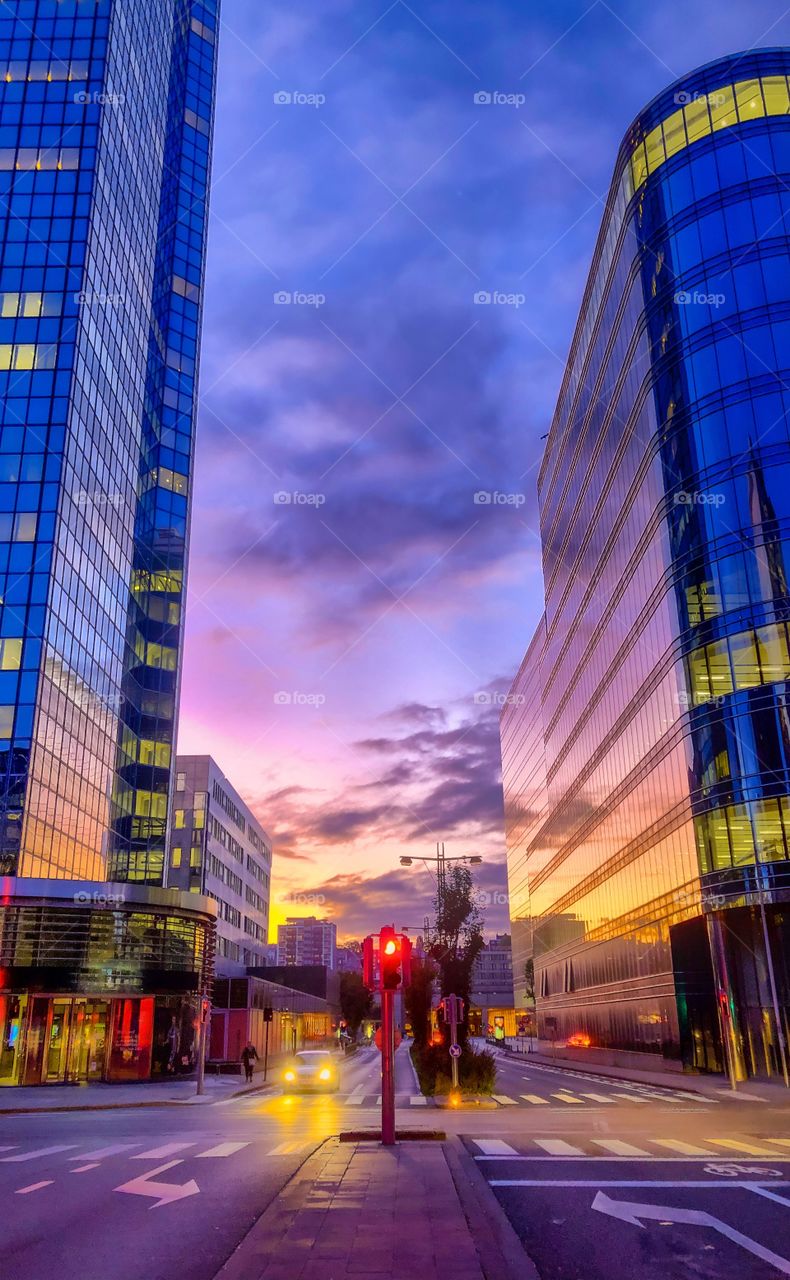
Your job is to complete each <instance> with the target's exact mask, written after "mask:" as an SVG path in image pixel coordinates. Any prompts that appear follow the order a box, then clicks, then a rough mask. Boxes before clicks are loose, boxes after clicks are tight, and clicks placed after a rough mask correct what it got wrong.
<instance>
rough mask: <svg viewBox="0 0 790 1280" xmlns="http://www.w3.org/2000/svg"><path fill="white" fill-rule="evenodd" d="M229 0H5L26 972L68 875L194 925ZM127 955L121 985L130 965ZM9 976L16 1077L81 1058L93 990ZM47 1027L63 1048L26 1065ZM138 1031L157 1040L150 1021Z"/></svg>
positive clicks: (11, 773) (6, 224) (2, 37)
mask: <svg viewBox="0 0 790 1280" xmlns="http://www.w3.org/2000/svg"><path fill="white" fill-rule="evenodd" d="M217 6H218V0H146V2H145V3H140V0H90V2H89V3H88V2H87V0H9V2H8V3H4V4H2V5H0V65H2V78H1V79H0V126H1V128H0V412H1V413H2V419H1V420H0V600H1V601H2V604H0V637H1V639H0V870H1V871H2V873H3V874H4V875H5V876H6V877H7V879H6V880H5V881H4V882H3V884H4V897H3V906H2V907H1V908H0V916H2V917H3V929H4V933H3V934H2V937H3V949H2V950H0V969H1V970H2V972H3V974H4V980H7V981H11V982H13V983H14V985H15V988H16V987H17V986H19V985H20V984H21V985H22V987H23V988H24V980H23V976H22V975H23V970H25V968H27V969H28V971H33V970H35V971H36V972H37V973H40V967H39V968H37V967H36V964H35V961H31V959H30V954H31V953H30V950H29V949H28V951H27V952H24V954H23V952H20V951H19V947H18V944H16V943H14V941H13V939H14V937H15V936H18V934H16V933H15V932H14V931H15V930H19V929H21V928H22V924H21V921H22V917H24V919H25V920H26V921H27V922H28V923H29V924H30V928H32V929H33V930H34V933H35V932H36V930H38V929H39V928H43V927H44V926H43V925H41V924H40V912H41V910H45V911H46V910H49V908H48V907H46V905H45V906H44V907H41V906H37V907H36V908H35V909H34V908H32V907H31V906H30V905H26V904H29V901H30V898H31V896H32V897H34V898H35V901H36V902H37V903H39V904H47V903H49V902H52V904H53V905H52V908H51V910H52V911H53V912H55V915H53V916H52V918H51V919H52V921H54V920H55V918H56V916H57V918H58V919H60V918H61V917H62V916H63V914H64V913H67V912H68V904H69V903H71V905H72V906H73V905H74V892H76V890H75V891H74V892H72V891H71V890H70V889H69V887H68V886H69V885H70V884H74V883H75V882H80V883H82V882H91V883H94V884H97V883H98V884H101V882H104V881H112V882H114V887H113V889H112V890H109V889H108V890H101V891H100V890H91V891H90V892H89V891H88V890H82V889H80V890H79V892H80V893H85V894H87V895H88V896H87V901H89V902H91V903H92V907H91V908H90V909H89V908H88V907H85V905H84V903H85V901H86V899H84V898H83V899H80V902H81V903H82V906H81V908H80V909H81V910H83V912H84V914H85V916H86V924H85V927H86V928H87V930H88V934H89V935H90V936H91V937H93V935H92V934H91V930H93V929H94V924H93V923H92V922H91V920H90V919H88V917H92V916H96V917H97V922H96V925H95V927H96V930H97V931H98V932H101V930H102V929H103V928H104V927H105V925H106V927H107V929H108V930H109V934H110V935H112V930H113V928H114V927H115V926H113V924H112V920H111V919H110V917H111V916H112V915H113V914H114V912H113V911H112V910H109V909H108V906H107V902H108V900H109V899H112V901H113V902H115V901H120V900H123V901H124V902H126V903H133V902H134V903H136V904H137V907H142V906H143V905H144V904H145V903H149V904H156V906H155V914H156V913H159V912H161V911H163V910H166V911H167V912H168V913H169V916H170V917H172V918H171V919H170V923H169V924H167V926H166V927H165V925H162V928H163V929H165V930H167V929H174V930H175V931H176V933H177V932H178V925H177V922H175V923H174V921H175V917H174V916H173V912H176V911H177V910H178V909H179V902H180V898H179V895H178V894H175V895H173V894H170V895H167V894H163V891H162V890H161V888H160V886H162V885H163V883H164V872H165V851H166V830H167V815H168V797H169V792H170V785H171V764H172V755H173V751H174V744H175V728H176V712H177V703H178V681H179V670H180V654H181V643H182V627H183V606H184V576H185V570H186V557H187V542H188V529H189V510H190V497H191V478H192V460H193V433H194V421H195V408H196V378H197V361H198V343H199V336H200V324H201V307H202V296H203V266H204V255H205V244H206V218H207V201H208V176H209V160H210V153H211V137H212V128H213V110H214V81H215V62H216V37H217V24H218V17H217ZM119 884H123V885H126V888H125V889H123V890H121V889H119V888H118V886H119ZM34 886H35V888H34ZM147 889H150V893H147V892H146V890H147ZM9 904H10V905H9ZM182 905H183V904H182ZM151 909H152V910H154V907H153V906H152V907H151ZM185 909H186V908H185ZM117 910H118V911H121V910H122V908H121V907H118V908H117ZM201 910H202V909H201V908H200V903H199V901H198V899H197V898H193V899H192V900H191V902H190V903H189V907H188V910H187V915H188V918H189V919H190V920H192V922H193V925H194V929H193V936H192V941H191V942H187V938H186V935H185V937H184V942H187V945H188V946H192V947H193V952H194V954H193V957H192V961H193V962H194V963H193V964H192V968H193V970H194V971H195V972H198V970H200V968H201V963H202V962H201V963H198V960H199V957H198V955H197V951H195V950H194V949H195V948H197V949H198V950H200V948H202V947H203V946H204V943H205V936H204V934H205V930H206V928H207V927H208V926H207V925H206V918H207V917H205V913H203V914H201ZM36 912H38V913H39V914H38V915H36V914H35V913H36ZM20 913H21V915H20ZM31 913H32V914H31ZM58 913H60V914H59V915H58ZM48 918H49V917H48ZM158 918H159V916H158V915H157V919H158ZM36 921H38V922H39V923H35V922H36ZM127 924H128V922H127ZM53 927H54V925H53ZM117 927H118V930H119V932H122V928H121V925H120V924H118V926H117ZM123 927H124V928H125V927H126V926H125V925H124V926H123ZM129 927H130V928H132V927H133V926H132V925H129ZM157 927H159V926H157ZM66 932H68V928H67V929H66ZM71 933H72V936H75V935H74V929H73V928H72V929H71ZM64 936H65V935H64ZM97 936H98V935H97ZM37 945H38V944H37ZM92 945H93V944H92V943H89V942H86V943H85V947H84V948H83V952H82V953H81V955H80V956H79V957H78V956H77V955H76V953H75V954H72V953H71V952H70V951H69V950H68V948H66V951H65V952H64V953H63V955H62V956H60V960H61V962H62V963H60V965H59V966H58V968H59V972H61V974H62V973H63V972H64V969H65V970H66V971H68V972H69V973H70V974H71V977H70V979H69V981H70V982H72V985H75V986H76V987H77V989H80V986H81V984H82V983H83V982H84V981H88V980H89V981H90V983H91V986H92V991H91V994H92V995H93V996H95V998H96V999H97V1000H98V999H99V996H100V992H99V990H98V988H97V983H98V984H99V986H101V984H100V983H99V978H98V977H97V976H96V974H97V973H99V972H100V971H101V966H100V965H99V964H98V959H97V968H96V973H94V967H93V961H92V959H91V954H92V953H91V946H92ZM44 950H45V948H43V943H42V952H41V954H43V952H44ZM182 950H183V948H182ZM33 951H34V953H35V954H38V952H36V949H35V947H34V948H33ZM101 954H103V952H102V948H101V947H100V946H99V944H98V942H97V943H96V955H97V957H99V956H100V955H101ZM107 954H108V964H107V966H106V967H107V968H108V974H107V975H106V981H105V985H109V986H113V987H114V989H115V990H116V991H117V990H122V989H123V987H124V983H123V981H121V979H120V978H119V977H118V974H117V973H114V974H112V975H111V974H109V969H110V968H111V965H109V956H110V954H111V953H110V952H108V953H107ZM173 954H175V953H173ZM25 956H27V959H26V960H25V959H24V957H25ZM160 958H161V957H160ZM124 964H125V966H126V972H127V977H128V972H129V969H130V965H129V962H128V959H127V960H125V961H124ZM133 967H134V966H133V965H132V966H131V968H133ZM166 967H167V966H166V965H165V966H164V968H166ZM161 968H162V966H160V970H161ZM78 971H79V974H80V975H81V976H80V977H79V980H78V978H77V976H76V975H77V972H78ZM9 972H10V973H12V978H11V979H8V978H7V975H8V974H9ZM91 974H93V975H94V976H92V977H91V976H90V975H91ZM14 975H15V976H14ZM110 977H112V982H110ZM62 980H63V979H61V981H62ZM49 981H51V983H54V982H55V981H56V974H55V973H54V972H53V973H52V975H51V978H50V979H49ZM128 981H129V982H131V978H128ZM11 994H12V995H13V996H14V997H15V999H14V1000H13V1001H12V1005H11V1006H10V1007H11V1008H13V1010H14V1013H13V1017H12V1016H11V1014H9V1012H8V1009H7V1008H5V1006H3V1007H2V1008H0V1022H2V1021H3V1020H4V1019H5V1020H6V1021H8V1019H9V1018H10V1019H11V1022H12V1023H13V1028H14V1029H13V1044H14V1045H15V1046H16V1048H15V1051H14V1053H13V1054H10V1053H9V1054H6V1055H5V1056H6V1058H7V1062H6V1063H5V1066H3V1065H0V1079H3V1078H7V1077H11V1078H13V1077H14V1076H15V1075H17V1076H18V1074H19V1071H20V1069H21V1070H22V1073H23V1075H24V1077H25V1078H26V1079H29V1080H34V1079H38V1078H43V1079H49V1078H59V1075H60V1076H62V1075H63V1074H64V1073H65V1075H66V1076H69V1077H71V1076H73V1074H74V1070H76V1071H77V1072H78V1073H79V1071H81V1070H82V1067H80V1066H79V1064H78V1065H77V1066H76V1067H74V1070H72V1066H73V1063H72V1060H71V1058H70V1056H69V1055H73V1054H76V1058H75V1059H74V1061H76V1059H77V1058H78V1057H79V1054H77V1051H76V1049H73V1044H74V1043H75V1041H74V1034H73V1032H74V1026H75V1023H74V1018H76V1017H77V1012H79V1011H77V1012H75V1011H74V1009H73V1007H72V1005H69V1006H68V1008H66V1007H65V1006H64V1009H65V1012H64V1011H62V1010H59V1011H58V1013H57V1015H55V1014H53V1008H52V999H53V997H54V996H57V995H58V990H57V988H55V990H54V991H53V990H52V989H51V987H50V988H49V989H46V988H45V991H44V993H43V994H42V997H41V1000H39V1001H38V1002H37V1003H36V1006H35V1009H34V1008H33V1007H32V1002H27V1004H25V1001H26V995H25V990H24V989H23V990H16V989H15V990H14V991H13V992H12V993H11ZM17 997H19V998H17ZM20 998H21V1004H20ZM64 998H65V997H64ZM42 1001H43V1003H42ZM102 1001H103V1004H104V1005H106V1008H103V1011H100V1016H98V1015H97V1017H96V1018H94V1019H93V1025H100V1024H101V1025H104V1024H106V1035H105V1037H104V1038H105V1041H106V1043H107V1044H109V1043H110V1041H111V1039H112V1032H111V1027H110V1024H111V1022H112V1019H113V1018H114V1017H115V1014H114V1012H113V1009H112V1008H111V1007H110V1006H109V1005H107V1002H106V1000H104V993H102ZM125 1016H126V1015H124V1017H125ZM135 1016H136V1015H135ZM146 1017H147V1014H146ZM124 1025H125V1024H124ZM34 1027H35V1029H36V1032H35V1034H36V1037H37V1041H36V1042H37V1043H39V1044H40V1045H41V1046H44V1047H43V1048H42V1050H41V1052H42V1054H43V1058H42V1061H41V1063H38V1064H37V1062H36V1061H32V1064H31V1061H28V1062H27V1064H24V1063H23V1064H22V1067H21V1068H20V1054H22V1057H24V1052H23V1050H24V1043H25V1035H26V1034H28V1035H30V1034H32V1032H33V1030H34ZM26 1028H27V1029H28V1031H27V1033H26V1031H25V1029H26ZM53 1028H54V1030H53ZM0 1031H2V1028H0ZM102 1034H104V1033H102ZM119 1034H120V1032H119ZM123 1034H124V1035H126V1038H127V1040H131V1039H132V1038H134V1037H137V1041H136V1042H139V1039H140V1037H139V1035H138V1033H137V1031H135V1032H134V1033H133V1032H132V1031H131V1030H129V1028H128V1027H127V1028H126V1030H124V1032H123ZM53 1037H54V1040H53ZM171 1041H173V1037H171ZM173 1042H174V1041H173ZM31 1043H32V1041H31ZM56 1043H57V1047H53V1045H55V1044H56ZM20 1046H22V1047H21V1048H20ZM47 1046H49V1047H48V1048H47ZM70 1046H72V1047H70ZM61 1050H62V1052H61ZM186 1056H188V1055H186V1054H185V1053H182V1052H180V1051H179V1053H178V1058H179V1060H181V1059H183V1058H184V1057H186ZM28 1059H30V1054H28ZM88 1060H89V1061H90V1062H91V1063H93V1064H94V1065H93V1067H92V1068H91V1070H93V1071H94V1072H102V1071H104V1070H105V1068H106V1065H107V1061H108V1058H107V1055H106V1054H105V1053H104V1050H102V1052H101V1053H94V1052H91V1054H89V1055H88V1056H87V1058H86V1061H88ZM9 1063H10V1065H9ZM47 1063H49V1065H47ZM96 1064H98V1065H96ZM39 1067H40V1070H39Z"/></svg>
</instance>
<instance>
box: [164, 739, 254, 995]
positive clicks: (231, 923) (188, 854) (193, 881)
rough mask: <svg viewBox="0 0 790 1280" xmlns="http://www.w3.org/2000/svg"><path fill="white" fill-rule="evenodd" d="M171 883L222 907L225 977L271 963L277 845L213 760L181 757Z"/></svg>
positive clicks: (221, 969) (220, 948) (220, 953)
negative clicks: (273, 880)
mask: <svg viewBox="0 0 790 1280" xmlns="http://www.w3.org/2000/svg"><path fill="white" fill-rule="evenodd" d="M172 818H173V820H172V823H171V829H170V854H169V859H170V866H169V869H168V873H167V883H168V885H170V886H172V887H176V888H180V889H184V890H187V891H188V892H191V893H203V894H206V895H207V896H208V897H210V898H213V899H214V901H215V902H216V903H217V908H218V910H217V962H216V970H217V973H218V974H222V975H231V974H243V973H244V971H245V968H246V967H247V966H258V965H263V964H266V962H267V959H268V955H269V952H268V941H267V940H268V936H269V902H270V900H271V874H272V842H271V839H270V838H269V836H268V835H267V834H266V832H265V831H264V829H263V827H262V826H261V824H260V823H259V822H258V819H257V818H256V817H255V815H254V813H253V812H252V810H251V809H250V808H249V807H248V806H247V805H246V804H245V803H244V801H243V800H242V798H241V796H240V795H239V794H238V792H237V791H236V790H235V788H234V787H233V786H232V785H231V784H230V782H228V779H227V778H226V777H225V775H224V774H223V773H222V771H221V769H220V768H219V766H218V765H217V763H216V761H214V760H212V758H211V756H177V757H176V770H175V790H174V792H173V810H172Z"/></svg>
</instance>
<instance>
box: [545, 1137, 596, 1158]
mask: <svg viewBox="0 0 790 1280" xmlns="http://www.w3.org/2000/svg"><path fill="white" fill-rule="evenodd" d="M534 1141H535V1144H536V1145H537V1146H539V1147H540V1148H541V1149H542V1150H543V1151H547V1152H548V1154H549V1155H550V1156H581V1155H584V1152H583V1151H580V1150H579V1148H578V1147H574V1146H571V1144H570V1142H564V1141H563V1139H562V1138H535V1139H534Z"/></svg>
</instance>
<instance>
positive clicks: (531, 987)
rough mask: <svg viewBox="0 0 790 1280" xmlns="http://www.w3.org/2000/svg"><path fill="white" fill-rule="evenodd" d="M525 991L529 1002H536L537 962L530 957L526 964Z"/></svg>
mask: <svg viewBox="0 0 790 1280" xmlns="http://www.w3.org/2000/svg"><path fill="white" fill-rule="evenodd" d="M524 990H525V992H526V995H527V999H528V1000H532V1001H533V1003H534V1000H535V961H534V960H533V959H532V957H530V959H529V960H527V961H526V962H525V964H524Z"/></svg>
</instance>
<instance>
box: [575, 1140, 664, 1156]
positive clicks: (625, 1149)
mask: <svg viewBox="0 0 790 1280" xmlns="http://www.w3.org/2000/svg"><path fill="white" fill-rule="evenodd" d="M590 1141H591V1142H594V1143H595V1145H596V1147H603V1149H604V1151H611V1153H612V1155H613V1156H642V1157H644V1156H649V1155H650V1152H649V1151H643V1150H642V1148H641V1147H632V1146H631V1143H630V1142H619V1141H618V1140H617V1139H616V1138H591V1139H590Z"/></svg>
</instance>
